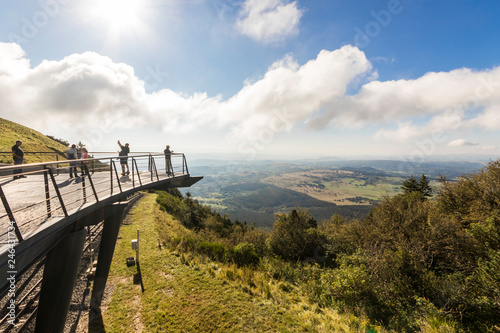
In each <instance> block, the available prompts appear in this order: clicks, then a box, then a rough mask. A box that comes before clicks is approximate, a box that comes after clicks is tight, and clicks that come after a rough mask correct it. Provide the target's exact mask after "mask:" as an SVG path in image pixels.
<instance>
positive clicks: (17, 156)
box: [12, 140, 26, 179]
mask: <svg viewBox="0 0 500 333" xmlns="http://www.w3.org/2000/svg"><path fill="white" fill-rule="evenodd" d="M22 144H23V142H22V141H21V140H17V141H16V144H15V145H13V146H12V159H13V160H14V165H19V164H23V159H24V151H23V150H22V149H21V145H22ZM22 172H23V169H15V170H14V174H15V175H17V174H20V173H22ZM19 178H26V176H25V175H19V176H14V179H19Z"/></svg>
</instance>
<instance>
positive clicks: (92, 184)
mask: <svg viewBox="0 0 500 333" xmlns="http://www.w3.org/2000/svg"><path fill="white" fill-rule="evenodd" d="M84 167H85V173H86V174H87V176H89V182H90V187H92V192H94V197H95V201H99V198H98V197H97V192H96V190H95V186H94V181H93V180H92V177H91V176H90V174H89V168H88V167H87V164H85V165H84Z"/></svg>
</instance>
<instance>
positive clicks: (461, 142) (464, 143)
mask: <svg viewBox="0 0 500 333" xmlns="http://www.w3.org/2000/svg"><path fill="white" fill-rule="evenodd" d="M477 145H478V143H477V142H472V141H467V140H465V139H456V140H453V141H451V142H449V143H448V146H449V147H465V146H477Z"/></svg>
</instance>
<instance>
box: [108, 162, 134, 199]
mask: <svg viewBox="0 0 500 333" xmlns="http://www.w3.org/2000/svg"><path fill="white" fill-rule="evenodd" d="M132 158H133V157H132ZM113 168H114V169H115V176H116V181H117V182H118V188H119V189H120V193H121V192H123V191H122V184H121V183H120V177H118V170H117V169H116V163H115V161H113ZM111 178H113V174H111ZM111 194H113V189H111Z"/></svg>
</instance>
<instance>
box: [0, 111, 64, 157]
mask: <svg viewBox="0 0 500 333" xmlns="http://www.w3.org/2000/svg"><path fill="white" fill-rule="evenodd" d="M16 140H21V141H22V142H23V145H22V149H23V150H24V151H25V152H54V154H46V155H45V154H44V155H41V154H36V155H35V154H26V155H25V163H37V162H46V161H54V160H55V159H56V155H55V154H59V155H60V156H59V159H65V158H64V152H65V151H66V150H67V149H68V147H66V146H65V145H63V144H61V143H59V142H57V141H56V140H54V139H51V138H49V137H47V136H46V135H43V134H42V133H40V132H38V131H35V130H33V129H31V128H28V127H26V126H23V125H20V124H17V123H15V122H12V121H9V120H6V119H3V118H0V152H1V153H0V163H8V164H11V163H12V153H11V152H12V150H11V149H12V146H13V145H14V144H15V143H16Z"/></svg>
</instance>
